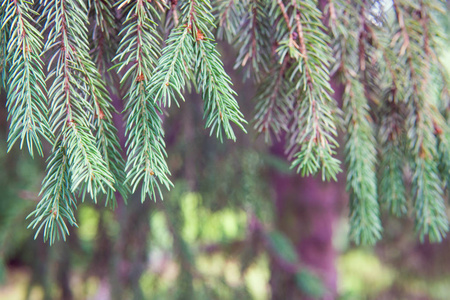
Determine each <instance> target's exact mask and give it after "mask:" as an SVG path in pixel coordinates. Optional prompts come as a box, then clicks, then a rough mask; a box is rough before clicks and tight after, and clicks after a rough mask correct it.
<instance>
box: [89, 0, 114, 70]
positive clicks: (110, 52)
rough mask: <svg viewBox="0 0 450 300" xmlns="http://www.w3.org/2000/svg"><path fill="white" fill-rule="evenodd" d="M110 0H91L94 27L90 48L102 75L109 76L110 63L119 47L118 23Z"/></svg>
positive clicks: (90, 13) (90, 10) (91, 21)
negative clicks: (117, 45)
mask: <svg viewBox="0 0 450 300" xmlns="http://www.w3.org/2000/svg"><path fill="white" fill-rule="evenodd" d="M113 12H114V10H113V5H112V3H111V2H110V0H89V16H90V18H89V19H90V24H91V27H92V29H91V30H90V31H91V32H92V36H91V41H90V47H89V48H90V49H91V53H92V57H93V61H94V62H95V65H96V66H97V69H98V71H99V72H100V74H101V75H102V76H107V75H108V73H107V70H108V68H109V63H110V62H111V61H112V59H113V57H114V55H115V53H116V51H117V49H116V48H117V47H116V44H118V42H117V41H116V39H117V37H116V36H115V34H117V25H116V19H115V16H114V14H113Z"/></svg>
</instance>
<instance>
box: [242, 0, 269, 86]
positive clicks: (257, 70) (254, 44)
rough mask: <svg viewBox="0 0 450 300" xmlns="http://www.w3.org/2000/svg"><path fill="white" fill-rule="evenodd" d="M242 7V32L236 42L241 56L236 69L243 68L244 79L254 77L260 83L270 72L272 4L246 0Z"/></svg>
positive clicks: (258, 0) (261, 0)
mask: <svg viewBox="0 0 450 300" xmlns="http://www.w3.org/2000/svg"><path fill="white" fill-rule="evenodd" d="M240 5H241V6H242V8H240V9H239V12H240V14H239V15H238V19H239V20H240V25H239V27H238V28H240V30H239V31H238V32H236V34H235V37H236V39H235V41H234V44H235V46H236V48H237V49H239V54H238V57H237V58H236V63H235V65H234V68H235V69H237V68H238V67H243V68H244V78H249V77H250V75H252V76H253V77H254V78H255V80H256V81H259V80H260V79H261V76H262V75H263V74H264V73H266V72H267V71H268V70H269V62H270V56H271V46H272V43H271V40H272V38H271V36H273V24H271V23H270V18H269V15H268V8H269V7H270V4H269V3H268V2H267V1H266V0H246V1H242V4H240Z"/></svg>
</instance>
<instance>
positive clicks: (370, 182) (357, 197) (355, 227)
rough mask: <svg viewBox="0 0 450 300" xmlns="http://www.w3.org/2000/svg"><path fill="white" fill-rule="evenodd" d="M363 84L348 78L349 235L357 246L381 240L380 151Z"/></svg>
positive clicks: (346, 150) (345, 103)
mask: <svg viewBox="0 0 450 300" xmlns="http://www.w3.org/2000/svg"><path fill="white" fill-rule="evenodd" d="M368 109H369V107H368V104H367V99H366V97H365V95H364V87H363V85H362V84H361V83H360V82H359V81H357V80H355V79H352V78H348V81H347V83H346V87H345V95H344V113H345V115H346V120H345V123H346V125H347V132H348V133H347V135H348V137H347V142H346V145H345V153H346V157H347V158H346V162H347V164H348V170H347V189H349V191H350V228H351V229H350V236H351V237H352V238H353V239H354V240H355V242H356V243H357V244H359V243H362V244H374V243H375V242H376V241H377V240H379V239H380V238H381V231H382V226H381V221H380V217H379V214H380V213H379V207H378V201H377V176H376V173H375V165H376V158H377V152H376V148H375V138H374V133H373V128H372V124H371V123H370V121H369V120H370V116H369V114H368Z"/></svg>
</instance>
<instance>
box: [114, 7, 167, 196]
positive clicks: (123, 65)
mask: <svg viewBox="0 0 450 300" xmlns="http://www.w3.org/2000/svg"><path fill="white" fill-rule="evenodd" d="M117 5H118V7H119V8H120V7H124V8H123V13H124V15H125V17H124V20H123V26H124V27H123V29H122V31H121V35H123V37H122V40H121V41H120V44H119V48H118V49H117V55H116V57H115V59H114V60H116V61H118V63H117V64H116V67H117V68H118V72H119V73H120V72H122V73H124V74H123V76H122V78H121V84H122V85H125V84H126V85H127V87H128V92H127V95H126V97H127V98H128V101H127V105H126V111H127V114H128V118H127V127H126V132H127V146H128V149H127V157H128V159H127V163H126V170H127V177H126V184H130V186H131V191H132V192H134V191H136V189H137V187H138V186H139V184H140V183H141V182H142V189H141V201H144V200H145V197H146V195H148V196H149V197H151V198H153V199H155V200H156V193H158V195H159V196H160V197H161V198H162V193H161V188H160V186H159V185H160V184H162V185H164V186H165V187H166V188H169V187H170V185H171V184H172V183H171V182H170V180H169V178H168V176H169V175H170V172H169V169H168V167H167V163H166V161H165V157H166V156H167V155H166V152H165V144H164V139H163V137H164V133H163V129H162V121H161V117H160V114H161V110H160V108H159V107H158V105H157V104H156V103H154V102H153V101H152V100H151V99H148V98H147V95H148V92H147V85H148V83H149V82H152V81H151V79H150V78H151V76H152V71H153V68H154V66H155V64H156V61H157V58H158V55H159V51H160V50H159V44H158V43H159V39H160V38H159V36H158V34H157V32H156V29H155V26H156V21H157V20H158V18H159V15H158V14H157V12H156V9H155V8H154V7H153V6H152V5H151V4H150V3H149V2H147V1H145V2H144V1H137V2H133V3H128V1H126V0H124V1H120V2H118V3H117ZM158 181H159V183H158Z"/></svg>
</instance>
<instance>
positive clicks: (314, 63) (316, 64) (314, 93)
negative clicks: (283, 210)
mask: <svg viewBox="0 0 450 300" xmlns="http://www.w3.org/2000/svg"><path fill="white" fill-rule="evenodd" d="M277 4H278V6H279V9H278V10H277V12H278V13H279V14H281V15H280V16H279V18H284V20H285V22H286V24H285V26H286V28H287V29H288V32H289V36H288V37H287V38H284V39H283V40H282V41H281V42H280V46H279V48H278V49H277V52H278V54H279V56H280V61H282V60H283V59H284V58H285V57H286V56H287V55H289V57H291V58H292V59H294V60H295V64H294V67H293V71H292V73H291V78H295V77H296V76H297V75H298V77H299V79H298V81H297V82H296V86H295V87H296V89H300V90H301V94H300V99H299V103H298V105H297V106H296V109H297V110H298V111H297V112H295V119H294V124H293V125H292V129H291V132H292V134H291V138H290V141H289V149H288V151H289V152H290V153H291V156H293V157H294V160H293V162H292V167H293V168H296V169H297V171H298V172H301V174H302V175H312V174H316V173H317V172H318V171H319V169H321V171H322V179H323V180H325V179H329V178H333V179H336V174H337V173H338V172H340V171H341V169H340V166H339V164H340V163H339V160H337V159H336V158H334V157H333V155H335V152H336V150H335V149H336V147H337V141H336V139H335V137H336V135H337V132H336V125H335V121H334V119H335V118H334V117H332V113H333V112H337V111H338V109H337V107H336V105H335V102H334V101H333V99H332V98H331V95H330V94H331V93H332V89H331V87H330V84H329V73H328V68H329V66H330V61H329V60H330V50H331V49H330V47H329V46H328V37H327V36H326V34H325V33H324V32H323V31H322V27H323V25H322V21H321V12H320V11H319V10H318V9H317V8H316V7H315V4H314V3H313V2H312V1H302V2H297V0H292V1H291V3H290V4H289V6H284V4H283V2H282V1H277ZM300 7H301V8H302V9H301V8H300ZM303 8H304V9H303ZM290 12H291V13H290ZM305 32H307V33H308V34H305ZM294 37H295V38H294ZM297 39H298V40H297ZM319 45H320V46H319Z"/></svg>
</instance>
